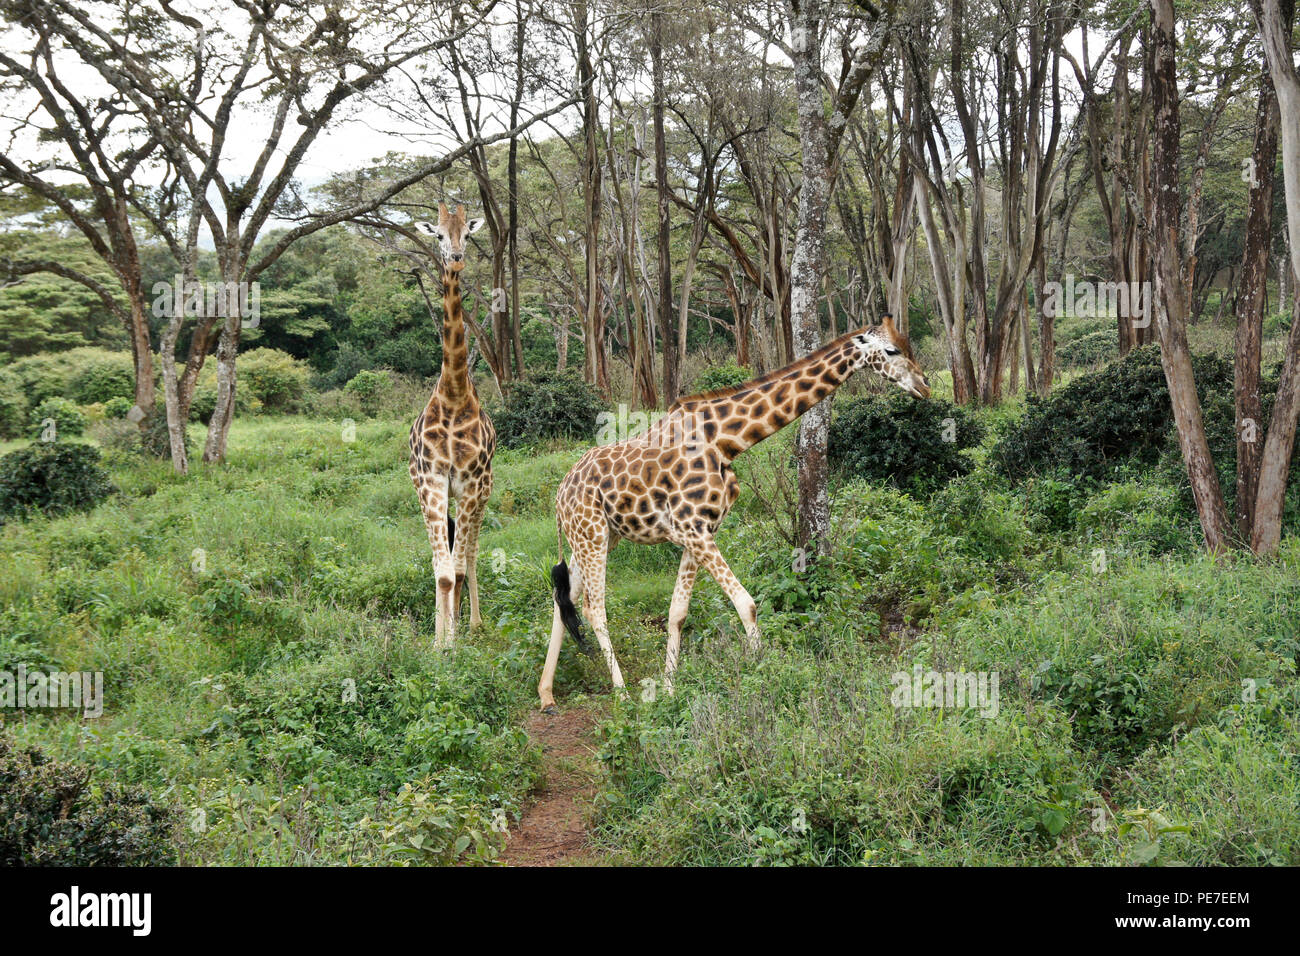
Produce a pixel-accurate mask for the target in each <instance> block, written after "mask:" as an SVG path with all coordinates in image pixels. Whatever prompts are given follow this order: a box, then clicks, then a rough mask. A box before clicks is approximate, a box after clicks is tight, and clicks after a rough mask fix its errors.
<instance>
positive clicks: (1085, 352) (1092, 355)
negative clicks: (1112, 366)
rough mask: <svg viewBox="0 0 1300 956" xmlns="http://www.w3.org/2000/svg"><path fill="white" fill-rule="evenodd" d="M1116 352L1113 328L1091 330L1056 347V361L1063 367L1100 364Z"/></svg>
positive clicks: (1117, 350) (1115, 354) (1117, 347)
mask: <svg viewBox="0 0 1300 956" xmlns="http://www.w3.org/2000/svg"><path fill="white" fill-rule="evenodd" d="M1118 354H1119V346H1118V344H1117V342H1116V338H1115V330H1114V329H1108V330H1103V331H1100V332H1091V333H1089V334H1088V335H1084V336H1081V337H1080V338H1077V339H1074V340H1073V341H1072V342H1068V343H1066V344H1065V345H1061V346H1058V347H1057V349H1056V359H1057V362H1058V363H1059V364H1060V365H1061V366H1063V367H1065V368H1080V367H1087V366H1093V365H1101V364H1102V363H1103V362H1109V361H1110V360H1111V359H1113V358H1115V357H1116V356H1117V355H1118Z"/></svg>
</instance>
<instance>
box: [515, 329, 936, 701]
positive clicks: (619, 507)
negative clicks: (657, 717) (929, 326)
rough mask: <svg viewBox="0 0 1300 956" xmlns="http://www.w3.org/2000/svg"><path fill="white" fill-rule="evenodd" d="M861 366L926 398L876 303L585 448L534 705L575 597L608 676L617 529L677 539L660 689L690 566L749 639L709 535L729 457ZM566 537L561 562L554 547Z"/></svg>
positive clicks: (653, 540)
mask: <svg viewBox="0 0 1300 956" xmlns="http://www.w3.org/2000/svg"><path fill="white" fill-rule="evenodd" d="M863 368H870V369H872V370H873V371H875V372H877V373H878V374H880V375H881V376H883V377H884V378H886V379H888V380H889V381H892V382H894V383H895V384H896V385H897V386H898V387H899V388H901V389H902V390H903V391H905V392H907V393H908V394H910V395H912V396H914V397H916V398H920V399H926V398H929V397H930V384H929V382H928V381H927V380H926V377H925V374H924V373H923V372H922V371H921V369H920V366H918V365H917V363H916V358H915V356H914V355H913V353H912V347H911V343H910V342H909V341H908V339H907V336H905V335H904V334H903V333H902V332H901V331H900V330H899V329H898V328H897V327H896V326H895V325H894V321H893V317H892V316H890V315H885V316H884V317H883V319H882V321H881V322H880V324H879V325H870V326H865V327H863V328H861V329H858V330H856V331H854V332H849V333H847V334H845V335H842V336H840V337H839V338H837V339H834V340H833V341H831V342H830V343H828V344H827V345H825V346H823V347H822V348H820V349H818V350H817V351H815V352H813V353H812V354H811V355H808V356H806V357H805V358H802V359H800V360H798V361H796V362H793V363H791V364H790V365H787V366H786V367H785V368H782V369H778V370H777V371H775V372H770V373H768V374H767V375H763V376H761V377H759V378H756V379H753V380H752V381H749V382H745V383H743V384H741V385H737V386H734V387H731V388H724V389H718V390H716V391H712V392H704V393H701V394H699V395H689V396H686V397H684V398H681V399H678V400H677V401H676V402H675V403H673V405H672V407H670V408H669V410H668V411H667V413H665V414H664V415H663V416H662V417H661V418H659V419H658V420H656V421H653V422H652V423H651V424H650V426H649V427H648V428H647V429H646V430H645V431H644V432H641V433H639V434H636V435H633V436H631V437H628V438H625V439H624V440H622V441H618V442H614V443H611V444H607V445H601V446H598V447H596V448H592V449H590V450H588V451H587V453H586V454H584V455H583V456H582V458H580V459H579V460H578V463H577V464H576V465H574V466H573V468H571V469H570V470H569V473H568V474H567V475H566V476H565V477H564V480H563V481H562V482H561V483H560V487H559V489H558V491H557V494H556V512H555V518H556V535H557V539H558V541H557V544H558V546H559V559H560V561H559V563H558V564H557V565H556V566H555V568H554V569H553V570H552V584H553V585H554V591H553V595H552V596H553V615H552V622H551V642H550V647H549V648H548V650H547V655H546V664H545V665H544V667H543V670H542V677H541V681H540V682H539V684H538V686H537V693H538V696H539V697H540V699H541V705H542V707H543V709H545V710H547V711H548V712H553V711H554V707H555V697H554V693H553V690H554V679H555V668H556V664H557V662H558V660H559V655H560V647H561V645H562V643H563V640H564V634H565V633H566V631H567V632H568V633H570V634H572V635H573V636H574V638H575V639H578V640H579V642H580V643H581V631H580V628H581V625H580V619H579V617H578V614H577V610H576V606H577V604H578V603H579V602H585V610H586V616H587V619H588V620H589V621H590V622H591V626H592V629H593V630H594V631H595V633H596V640H597V642H598V643H599V645H600V650H601V652H602V654H603V656H604V658H605V662H606V664H607V665H608V666H609V670H610V675H611V677H612V678H613V681H614V686H615V687H616V688H620V689H621V688H622V687H623V677H622V673H621V671H620V670H619V666H618V660H617V659H616V657H615V655H614V648H613V645H612V644H611V642H610V639H609V629H608V626H607V623H606V617H605V569H606V565H607V560H608V556H609V552H610V551H611V550H612V549H613V548H614V546H615V545H616V544H617V543H618V542H619V541H620V540H621V539H623V538H626V539H628V540H629V541H633V542H635V543H638V544H662V543H665V542H671V543H672V544H675V545H678V546H679V547H681V549H682V557H681V563H680V565H679V567H678V571H677V583H676V586H675V587H674V588H673V598H672V605H671V607H670V608H669V611H668V648H667V655H666V658H665V662H664V688H665V690H666V691H667V692H668V693H672V679H673V673H674V672H675V671H676V669H677V659H678V654H679V651H680V649H681V638H682V623H683V622H684V621H685V619H686V613H687V609H688V608H689V606H690V600H691V591H692V589H693V588H694V584H695V575H696V572H697V571H698V569H699V568H700V567H703V568H704V569H705V570H706V571H708V572H709V574H710V575H712V577H713V579H714V580H715V581H717V582H718V585H719V586H720V587H721V588H722V590H723V591H724V592H725V593H726V595H727V597H728V598H730V599H731V602H732V605H733V606H734V607H735V609H736V613H737V614H738V615H739V616H740V620H741V623H742V624H743V625H744V627H745V635H746V640H747V642H748V643H749V645H750V646H753V647H757V645H758V640H759V631H758V617H757V609H756V606H755V604H754V600H753V598H752V597H750V594H749V592H748V591H746V590H745V588H744V587H743V586H742V585H741V583H740V581H738V580H737V579H736V576H735V575H734V574H733V573H732V571H731V568H730V567H729V566H728V565H727V562H726V560H725V559H724V558H723V556H722V554H721V552H719V550H718V546H717V544H716V542H715V541H714V535H715V534H716V533H717V530H718V527H719V526H720V525H721V524H722V520H723V518H725V517H726V516H727V513H728V512H729V511H730V510H731V508H732V506H733V505H734V504H735V503H736V498H737V496H738V495H739V494H740V482H739V481H738V480H737V478H736V474H735V472H734V471H732V469H731V463H732V462H733V461H734V460H735V459H736V456H738V455H740V454H741V453H742V452H744V451H745V450H746V449H747V448H750V447H752V446H753V445H755V444H756V443H758V442H760V441H762V440H763V439H764V438H767V437H768V436H769V435H771V434H773V433H774V432H776V431H778V430H779V429H780V428H782V427H784V426H785V425H787V424H789V423H790V422H792V421H794V420H795V419H797V418H798V417H799V416H800V415H802V414H803V413H804V412H806V411H807V410H808V409H809V408H811V407H812V406H813V405H815V404H817V403H818V402H820V401H823V400H824V399H826V398H827V397H828V396H829V395H830V394H831V393H832V392H834V391H835V389H837V388H838V387H839V386H840V385H842V384H843V383H844V382H845V381H846V380H847V379H848V377H849V376H850V375H852V374H853V373H854V372H855V371H857V370H858V369H863ZM565 541H567V542H568V544H569V547H570V549H571V555H570V557H571V560H572V570H570V564H569V562H567V561H565V558H564V543H565Z"/></svg>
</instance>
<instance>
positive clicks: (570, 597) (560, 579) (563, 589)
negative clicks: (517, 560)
mask: <svg viewBox="0 0 1300 956" xmlns="http://www.w3.org/2000/svg"><path fill="white" fill-rule="evenodd" d="M555 530H556V535H557V537H558V536H559V535H561V534H562V532H561V531H560V529H559V523H558V522H556V529H555ZM559 544H560V563H559V564H557V565H555V567H553V568H551V587H552V588H553V593H554V595H555V606H556V607H557V608H559V609H560V620H561V621H563V622H564V629H565V630H566V631H568V632H569V634H570V635H572V637H573V640H574V641H575V642H576V643H577V645H578V650H580V651H582V653H584V654H586V655H587V656H588V657H594V656H595V653H596V649H595V648H594V647H592V646H591V643H590V642H589V641H588V640H587V639H586V638H585V637H584V636H583V634H582V618H580V617H578V609H577V608H576V607H574V604H573V602H574V599H575V597H576V596H577V595H578V594H580V593H581V589H582V577H581V575H574V577H576V578H577V580H576V581H575V580H572V579H570V577H569V566H568V564H566V563H565V561H564V539H563V537H560V538H559Z"/></svg>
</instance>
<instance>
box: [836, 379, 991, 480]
mask: <svg viewBox="0 0 1300 956" xmlns="http://www.w3.org/2000/svg"><path fill="white" fill-rule="evenodd" d="M983 431H984V430H983V427H982V426H981V425H980V423H979V422H978V421H976V420H975V419H974V418H972V417H971V416H970V415H969V414H968V413H967V412H966V410H965V409H963V408H959V407H958V406H956V405H953V404H951V403H950V402H945V401H943V400H941V399H933V400H930V401H917V400H916V399H913V398H910V397H908V396H906V395H889V396H886V397H883V398H867V399H859V400H857V401H853V402H848V403H846V404H845V405H843V406H842V407H840V408H839V409H837V414H836V416H835V418H834V419H833V420H832V422H831V428H830V436H829V449H828V454H829V458H830V463H831V465H832V467H834V468H837V469H838V470H839V471H841V472H842V473H843V474H845V475H849V476H852V477H858V478H869V479H872V480H873V481H892V482H893V483H895V484H897V485H898V486H899V487H900V488H907V489H910V490H913V491H917V492H921V493H925V492H929V491H933V490H934V489H935V488H938V487H940V486H941V485H943V484H945V483H946V482H948V481H949V480H951V479H953V478H956V477H957V476H959V475H963V474H966V473H967V472H968V471H970V468H971V463H970V460H969V459H968V458H967V457H966V456H964V455H962V454H961V450H962V449H963V448H970V447H971V446H973V445H977V444H979V442H980V439H981V438H982V437H983Z"/></svg>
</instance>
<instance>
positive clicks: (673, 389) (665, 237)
mask: <svg viewBox="0 0 1300 956" xmlns="http://www.w3.org/2000/svg"><path fill="white" fill-rule="evenodd" d="M650 23H651V27H650V33H651V39H650V60H651V65H652V72H653V74H654V105H653V107H652V110H653V113H654V128H655V194H656V196H657V198H658V203H659V208H658V212H659V301H658V303H657V306H658V308H657V310H656V311H657V318H658V322H659V340H660V342H662V343H663V350H664V395H663V398H664V406H665V407H667V406H669V405H671V404H672V403H673V402H674V401H675V400H676V399H677V395H678V393H679V392H680V391H681V388H680V383H679V381H678V355H677V334H676V330H675V329H674V328H673V260H672V249H671V247H670V241H671V233H670V221H669V211H668V210H669V204H670V202H671V201H670V200H669V198H668V145H667V143H666V142H665V139H664V97H665V96H666V93H665V91H664V55H663V11H662V10H660V9H659V8H658V7H656V8H655V9H654V12H653V13H651V14H650Z"/></svg>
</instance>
